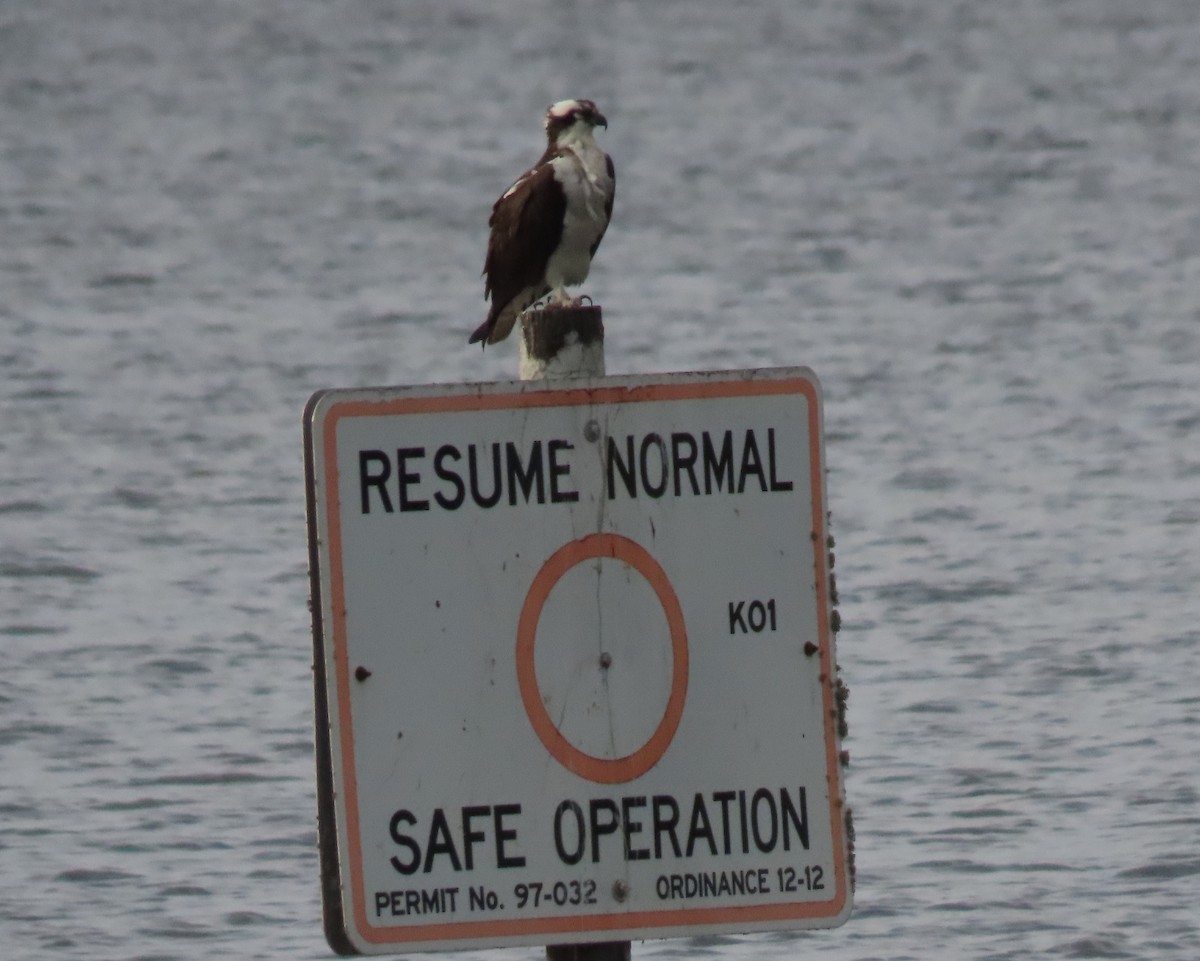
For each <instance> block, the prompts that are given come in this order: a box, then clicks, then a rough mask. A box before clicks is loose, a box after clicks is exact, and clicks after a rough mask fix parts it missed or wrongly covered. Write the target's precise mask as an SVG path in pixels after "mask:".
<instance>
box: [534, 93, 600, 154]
mask: <svg viewBox="0 0 1200 961" xmlns="http://www.w3.org/2000/svg"><path fill="white" fill-rule="evenodd" d="M597 127H608V121H607V120H606V119H605V118H604V114H602V113H601V112H600V111H599V109H597V107H596V105H595V104H594V103H593V102H592V101H591V100H560V101H559V102H558V103H556V104H554V105H552V106H551V107H550V109H549V110H547V111H546V136H547V137H548V138H549V140H550V142H551V143H552V144H560V143H562V142H563V141H564V140H574V139H578V138H580V137H591V134H592V131H593V130H595V129H596V128H597Z"/></svg>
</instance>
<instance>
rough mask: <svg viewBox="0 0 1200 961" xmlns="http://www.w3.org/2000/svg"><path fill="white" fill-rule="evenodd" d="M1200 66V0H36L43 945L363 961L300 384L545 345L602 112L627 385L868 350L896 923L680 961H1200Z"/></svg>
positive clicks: (16, 902) (851, 676)
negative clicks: (507, 194) (582, 145)
mask: <svg viewBox="0 0 1200 961" xmlns="http://www.w3.org/2000/svg"><path fill="white" fill-rule="evenodd" d="M1198 71H1200V8H1198V7H1197V6H1196V4H1195V3H1194V0H1153V2H1148V3H1140V4H1133V3H1128V2H1125V0H1058V2H1049V0H1042V2H1035V0H987V2H984V0H971V2H967V0H959V2H955V0H946V2H936V3H935V2H925V3H921V2H917V0H906V2H900V0H862V2H847V0H809V2H797V0H786V2H785V0H779V2H752V3H745V4H736V5H735V4H730V3H725V2H712V0H691V2H681V0H663V2H656V3H653V4H636V3H632V2H593V3H569V2H532V0H522V2H514V3H505V4H496V3H491V2H482V0H480V2H473V3H469V2H460V0H452V2H432V0H431V2H406V3H403V4H398V3H391V2H386V3H385V2H374V0H366V2H349V0H337V2H324V0H267V2H252V0H236V2H235V0H88V2H84V0H40V2H39V3H36V4H33V3H18V2H16V0H0V375H2V376H0V416H2V418H3V424H2V428H0V457H2V463H3V470H2V472H0V643H2V661H0V663H2V665H3V669H2V670H0V938H2V939H3V943H4V945H5V947H4V954H5V955H6V956H10V957H13V958H20V959H23V961H43V959H44V961H51V959H55V961H57V959H70V958H78V959H89V961H94V959H110V958H111V959H121V961H132V959H141V961H149V959H163V961H166V959H172V961H174V959H180V961H182V959H189V961H192V959H210V958H211V959H217V958H221V959H225V958H230V957H243V958H265V959H279V961H283V959H289V961H292V959H300V958H303V959H316V958H326V957H329V956H330V952H329V950H328V948H327V947H326V946H325V943H324V939H323V935H322V931H321V925H320V919H319V913H320V901H319V885H318V869H317V855H316V829H315V800H314V769H313V760H312V716H311V714H312V709H311V696H312V694H311V677H310V670H309V667H310V661H311V642H310V633H309V618H308V612H307V609H306V598H307V593H308V582H307V578H306V568H307V555H306V542H305V526H304V489H303V480H302V455H301V436H300V414H301V411H302V408H303V406H304V403H305V401H306V400H307V398H308V397H309V395H310V394H311V393H312V392H313V391H315V390H317V389H319V388H323V387H334V386H336V387H352V386H361V385H368V384H389V383H394V384H405V383H426V382H455V381H463V380H496V379H509V378H513V377H515V376H516V348H515V344H512V343H506V344H503V345H501V346H499V347H498V348H497V349H489V350H488V351H486V352H484V353H481V352H480V351H479V350H478V349H472V348H468V347H467V344H466V336H467V334H468V333H469V332H470V331H471V330H472V329H474V327H475V326H476V325H477V324H478V323H479V321H480V320H481V319H482V317H483V312H484V309H485V307H484V304H483V301H482V282H481V280H480V278H479V271H480V268H481V266H482V261H483V254H484V249H485V245H486V222H487V217H488V213H489V211H490V207H491V204H492V202H493V200H494V199H495V198H496V196H497V195H498V194H499V193H500V192H502V191H503V190H504V189H505V188H506V187H507V186H508V184H509V183H510V182H511V180H512V178H513V177H514V176H515V175H516V174H517V173H518V172H520V170H522V169H523V168H524V167H525V166H526V165H528V164H529V163H530V162H531V161H532V160H533V159H535V158H536V157H537V155H538V154H539V153H540V150H541V147H542V134H541V127H540V124H541V117H542V114H543V112H544V110H545V108H546V106H547V105H548V104H549V103H551V102H552V101H554V100H557V99H560V98H563V97H568V96H586V97H591V98H593V99H595V100H596V101H597V102H598V103H599V104H600V106H601V108H602V109H603V110H604V111H605V113H606V114H607V116H608V118H609V121H610V125H609V129H608V131H606V132H602V133H601V135H600V136H601V142H602V144H603V145H604V146H605V147H606V148H607V149H608V150H609V151H610V152H611V153H612V154H613V156H614V158H615V160H616V165H617V173H618V191H617V202H616V210H615V215H614V221H613V225H612V228H611V229H610V231H609V233H608V235H607V237H606V239H605V241H604V245H603V247H602V249H601V251H600V253H599V255H598V258H597V262H596V266H595V269H594V271H593V274H592V278H591V279H590V280H589V283H588V285H587V287H586V290H587V292H588V293H589V294H591V296H593V297H594V298H595V300H596V301H597V302H599V303H602V304H603V306H604V310H605V321H606V328H607V361H608V370H609V372H610V373H614V374H618V373H640V372H650V371H672V370H691V369H715V368H735V367H757V366H788V365H794V364H804V365H808V366H810V367H812V368H813V369H815V370H816V372H817V373H818V375H819V376H820V378H821V380H822V383H823V385H824V390H825V402H826V429H827V460H828V466H829V500H830V507H831V509H832V511H833V530H834V533H835V535H836V537H837V542H838V544H837V572H838V584H839V588H840V590H841V613H842V616H843V619H844V628H843V631H842V634H841V635H840V639H839V659H840V661H841V664H842V668H843V673H844V676H845V678H846V680H847V682H848V683H849V685H850V688H851V691H852V694H851V701H850V713H849V721H850V738H849V739H848V741H847V744H846V746H847V748H848V749H849V750H850V752H851V757H852V765H851V767H850V769H849V772H848V794H849V800H850V802H851V804H852V806H853V808H854V811H855V820H856V827H857V833H858V840H857V855H858V892H857V897H856V910H855V914H854V916H853V917H852V918H851V920H850V921H849V922H848V923H847V924H846V925H845V926H844V927H843V928H840V929H837V930H834V931H828V932H817V933H799V934H787V935H778V934H775V935H751V936H746V937H737V938H733V937H731V938H706V939H703V940H686V939H683V940H673V941H660V942H646V943H645V944H640V943H639V944H635V945H634V955H635V957H640V958H664V959H665V958H684V957H686V958H693V957H696V956H701V955H703V956H707V957H712V958H714V959H725V961H753V959H760V958H761V959H766V958H784V957H786V958H791V957H807V956H818V955H819V956H820V957H821V958H822V959H824V961H851V959H853V961H866V959H888V961H901V959H920V961H959V959H1009V958H1012V959H1017V958H1020V959H1025V958H1029V957H1041V958H1063V959H1066V958H1131V959H1132V958H1136V959H1146V958H1154V959H1178V961H1195V958H1197V957H1200V932H1198V925H1200V910H1198V909H1197V904H1200V764H1198V762H1197V749H1196V743H1197V737H1198V736H1200V619H1198V617H1197V611H1198V604H1197V600H1196V597H1195V594H1196V591H1197V585H1198V582H1200V443H1198V438H1200V390H1198V384H1200V303H1198V298H1197V294H1198V292H1200V206H1198V204H1197V198H1198V197H1200V165H1198V163H1197V156H1200V83H1197V75H1198ZM538 954H539V952H538V950H537V949H509V950H505V951H501V952H482V951H481V952H477V953H471V954H458V955H455V956H453V957H455V958H459V959H466V958H480V959H483V958H493V959H509V961H516V959H518V958H532V957H537V956H538Z"/></svg>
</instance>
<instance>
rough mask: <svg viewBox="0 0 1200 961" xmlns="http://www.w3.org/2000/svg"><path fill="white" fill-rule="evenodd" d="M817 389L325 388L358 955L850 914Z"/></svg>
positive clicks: (313, 538)
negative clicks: (330, 389) (327, 389)
mask: <svg viewBox="0 0 1200 961" xmlns="http://www.w3.org/2000/svg"><path fill="white" fill-rule="evenodd" d="M820 398H821V395H820V388H819V385H818V383H817V380H816V378H815V376H814V375H813V374H812V372H811V371H809V370H807V369H803V368H789V369H772V370H751V371H729V372H713V373H689V374H669V375H656V376H646V377H608V378H603V379H597V380H570V381H556V382H545V381H543V382H514V383H493V384H464V385H448V386H445V385H444V386H426V387H396V388H384V389H373V390H332V391H324V392H320V393H318V394H316V395H314V397H313V398H312V400H311V401H310V402H309V405H308V408H307V410H306V412H305V420H304V426H305V444H306V468H307V482H308V514H309V539H310V551H311V568H312V577H313V598H312V600H313V622H314V636H315V645H316V663H315V667H316V686H317V690H316V702H317V703H316V710H317V761H318V788H319V790H318V803H319V822H320V835H321V842H320V843H321V871H322V882H323V885H322V886H323V894H324V898H323V901H324V910H325V928H326V934H327V936H328V938H329V941H330V944H331V945H332V946H333V947H334V948H335V949H336V950H338V951H341V952H344V953H354V952H357V953H363V954H375V953H391V952H399V951H419V950H441V949H464V948H478V947H486V946H499V945H516V944H546V943H569V942H588V941H613V940H631V939H643V938H659V937H681V936H689V935H694V934H700V933H715V932H740V931H760V930H768V929H790V928H810V927H829V926H834V925H837V924H840V923H842V922H843V921H844V920H845V919H846V917H847V916H848V915H849V912H850V904H851V895H850V879H849V864H848V845H847V838H846V831H845V809H844V798H843V791H842V781H841V770H840V765H839V763H838V754H839V741H838V730H837V705H836V703H835V690H834V676H835V673H836V669H835V663H836V662H835V656H834V648H833V636H832V634H831V631H830V615H831V610H830V606H829V591H828V584H829V571H828V569H827V549H826V530H825V523H826V514H825V493H824V466H823V458H822V435H821V399H820Z"/></svg>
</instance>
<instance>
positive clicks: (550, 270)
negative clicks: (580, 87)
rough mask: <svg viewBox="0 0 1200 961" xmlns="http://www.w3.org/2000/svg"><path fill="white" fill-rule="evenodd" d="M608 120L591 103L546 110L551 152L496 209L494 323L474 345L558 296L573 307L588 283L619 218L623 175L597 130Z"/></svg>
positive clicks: (491, 256) (490, 277)
mask: <svg viewBox="0 0 1200 961" xmlns="http://www.w3.org/2000/svg"><path fill="white" fill-rule="evenodd" d="M598 126H599V127H607V126H608V121H606V120H605V119H604V115H603V114H602V113H600V111H599V110H597V109H596V105H595V104H594V103H592V101H590V100H560V101H559V102H558V103H556V104H554V105H553V106H552V107H551V108H550V109H549V110H548V111H547V112H546V152H545V153H543V154H542V157H541V159H540V160H539V161H538V162H537V163H536V164H534V165H533V166H532V167H531V168H530V169H529V170H526V171H525V173H523V174H521V176H520V177H518V178H517V181H516V183H514V184H513V185H512V186H511V187H509V188H508V190H506V191H504V193H503V194H502V195H501V197H500V199H499V200H497V201H496V204H495V206H494V207H492V216H491V219H490V220H489V221H488V226H489V227H491V228H492V233H491V237H490V238H489V239H488V250H487V259H486V260H485V261H484V265H483V273H484V278H485V282H484V290H483V296H484V298H485V299H486V298H487V297H488V296H489V295H490V296H491V299H492V307H491V310H490V311H488V316H487V320H485V321H484V322H483V323H482V324H480V325H479V328H478V329H477V330H476V331H475V333H473V334H472V335H471V339H470V341H469V343H472V344H474V343H477V342H478V341H483V346H485V347H486V346H487V345H488V344H494V343H496V342H497V341H501V340H503V339H504V338H505V337H507V336H508V335H509V332H510V331H511V330H512V328H513V324H514V323H516V320H517V317H519V316H520V315H521V313H522V311H524V310H525V309H526V308H527V307H529V306H530V305H531V304H534V303H536V302H537V301H539V300H541V299H542V298H543V297H545V296H546V294H548V293H549V294H551V298H550V300H551V302H553V303H558V304H569V303H572V302H573V301H572V300H571V298H570V297H569V296H568V295H567V291H566V287H567V285H568V284H571V285H574V284H582V283H583V282H584V281H585V280H586V279H587V275H588V268H589V267H590V266H591V263H592V255H593V254H595V253H596V248H597V247H599V246H600V239H601V238H602V237H603V236H604V231H605V229H606V228H607V227H608V220H609V217H610V216H611V215H612V205H613V191H614V187H615V183H616V175H615V173H614V172H613V162H612V158H611V157H610V156H608V154H606V153H605V152H604V151H602V150H601V149H600V148H599V147H598V146H597V145H596V139H595V137H594V136H593V131H594V130H595V129H596V127H598Z"/></svg>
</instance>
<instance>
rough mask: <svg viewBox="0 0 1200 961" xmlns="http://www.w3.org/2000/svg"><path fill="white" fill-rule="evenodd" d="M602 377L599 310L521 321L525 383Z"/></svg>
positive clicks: (605, 958) (605, 945) (619, 948)
mask: <svg viewBox="0 0 1200 961" xmlns="http://www.w3.org/2000/svg"><path fill="white" fill-rule="evenodd" d="M603 376H604V322H603V320H602V319H601V312H600V308H599V307H598V306H595V305H592V306H588V307H545V308H543V309H541V310H531V311H529V312H528V313H527V314H525V315H524V317H523V318H522V319H521V380H557V379H567V378H571V377H603ZM631 950H632V947H631V945H630V942H628V941H600V942H595V943H591V944H550V945H547V946H546V958H547V959H548V961H630V952H631Z"/></svg>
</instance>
